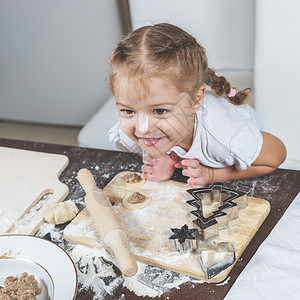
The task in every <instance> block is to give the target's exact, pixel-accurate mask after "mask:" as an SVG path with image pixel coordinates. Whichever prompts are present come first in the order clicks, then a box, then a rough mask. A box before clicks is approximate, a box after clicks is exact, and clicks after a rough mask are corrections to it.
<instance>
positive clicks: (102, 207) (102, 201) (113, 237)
mask: <svg viewBox="0 0 300 300" xmlns="http://www.w3.org/2000/svg"><path fill="white" fill-rule="evenodd" d="M77 177H78V181H79V183H80V184H81V186H82V187H83V189H84V191H85V193H86V195H85V198H84V202H85V204H86V207H87V209H88V211H89V214H90V216H91V218H92V220H93V222H94V224H95V226H96V228H97V231H98V233H99V235H100V237H101V238H102V240H103V242H104V245H106V246H107V247H109V248H110V249H111V250H112V251H113V253H114V255H115V258H116V261H117V264H118V267H119V268H120V270H121V272H122V273H123V274H124V275H125V276H128V277H130V276H133V275H135V274H136V272H137V269H138V266H137V263H136V261H135V259H134V258H133V256H132V255H131V253H130V250H129V248H128V246H127V235H126V233H125V231H124V230H123V229H122V226H121V224H120V222H119V220H118V218H117V217H116V216H115V214H114V211H113V208H112V205H111V202H110V200H109V198H108V196H107V195H106V194H105V193H104V192H103V191H102V190H101V189H98V188H97V186H96V182H95V180H94V177H93V175H92V173H91V172H90V171H89V170H87V169H81V170H79V172H78V175H77Z"/></svg>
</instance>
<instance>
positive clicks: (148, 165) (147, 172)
mask: <svg viewBox="0 0 300 300" xmlns="http://www.w3.org/2000/svg"><path fill="white" fill-rule="evenodd" d="M178 160H179V156H178V155H177V154H176V153H175V152H172V153H171V154H170V155H169V154H165V155H162V156H160V157H157V158H152V157H150V156H145V157H144V158H143V163H144V165H143V166H142V172H143V173H142V177H143V178H144V179H148V180H152V181H163V180H167V179H170V178H171V176H172V175H173V173H174V170H175V164H176V163H177V162H178Z"/></svg>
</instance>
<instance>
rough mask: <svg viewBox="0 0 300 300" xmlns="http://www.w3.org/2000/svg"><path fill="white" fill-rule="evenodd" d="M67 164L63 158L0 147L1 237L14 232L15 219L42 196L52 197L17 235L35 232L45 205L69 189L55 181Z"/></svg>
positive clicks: (57, 155) (63, 196)
mask: <svg viewBox="0 0 300 300" xmlns="http://www.w3.org/2000/svg"><path fill="white" fill-rule="evenodd" d="M68 162H69V159H68V157H66V156H64V155H59V154H50V153H43V152H35V151H27V150H20V149H14V148H6V147H0V220H1V223H0V234H1V233H8V232H11V231H13V230H15V229H14V228H13V227H14V224H15V223H16V222H17V221H18V220H20V219H21V218H23V217H24V216H25V215H26V214H27V213H28V212H29V211H30V209H31V208H32V207H33V206H34V205H35V204H36V203H37V202H38V201H39V200H40V199H41V198H42V197H43V196H44V195H46V194H52V195H51V196H50V197H49V198H48V197H47V198H46V199H47V200H46V201H45V202H44V203H43V205H42V207H41V208H40V209H39V210H37V211H36V213H35V214H34V215H33V216H32V217H31V218H30V220H29V219H28V220H27V221H26V222H28V224H26V226H22V227H21V229H20V228H19V230H20V231H17V232H21V233H23V234H31V235H33V234H34V233H35V232H36V231H37V230H38V227H39V226H40V225H41V223H42V222H43V215H44V212H45V211H46V209H47V208H48V206H49V205H50V204H52V203H56V202H59V201H62V200H63V199H64V198H65V197H66V196H67V194H68V191H69V190H68V187H67V186H66V185H65V184H63V183H61V182H60V181H59V180H58V177H59V175H60V174H61V172H62V171H63V170H64V169H65V167H66V166H67V165H68ZM19 225H21V224H19Z"/></svg>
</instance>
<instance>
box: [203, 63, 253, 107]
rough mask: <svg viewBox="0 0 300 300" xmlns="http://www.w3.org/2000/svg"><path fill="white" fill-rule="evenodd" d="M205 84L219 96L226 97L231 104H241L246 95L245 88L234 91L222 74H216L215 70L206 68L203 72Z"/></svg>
mask: <svg viewBox="0 0 300 300" xmlns="http://www.w3.org/2000/svg"><path fill="white" fill-rule="evenodd" d="M205 84H207V85H208V86H210V87H211V89H212V90H213V91H214V92H215V93H216V94H217V95H219V96H223V97H226V98H227V99H229V101H230V102H232V103H233V104H237V105H238V104H242V103H243V102H244V101H245V99H246V98H247V96H248V93H247V90H249V89H244V90H241V91H238V92H237V91H236V90H235V89H233V88H232V87H231V85H230V83H229V82H228V81H227V79H226V78H225V77H224V76H217V75H216V73H215V71H214V70H212V69H210V68H208V69H207V70H206V72H205Z"/></svg>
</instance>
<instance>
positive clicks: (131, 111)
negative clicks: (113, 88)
mask: <svg viewBox="0 0 300 300" xmlns="http://www.w3.org/2000/svg"><path fill="white" fill-rule="evenodd" d="M121 112H122V113H123V114H125V115H133V114H134V111H133V110H130V109H121Z"/></svg>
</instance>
